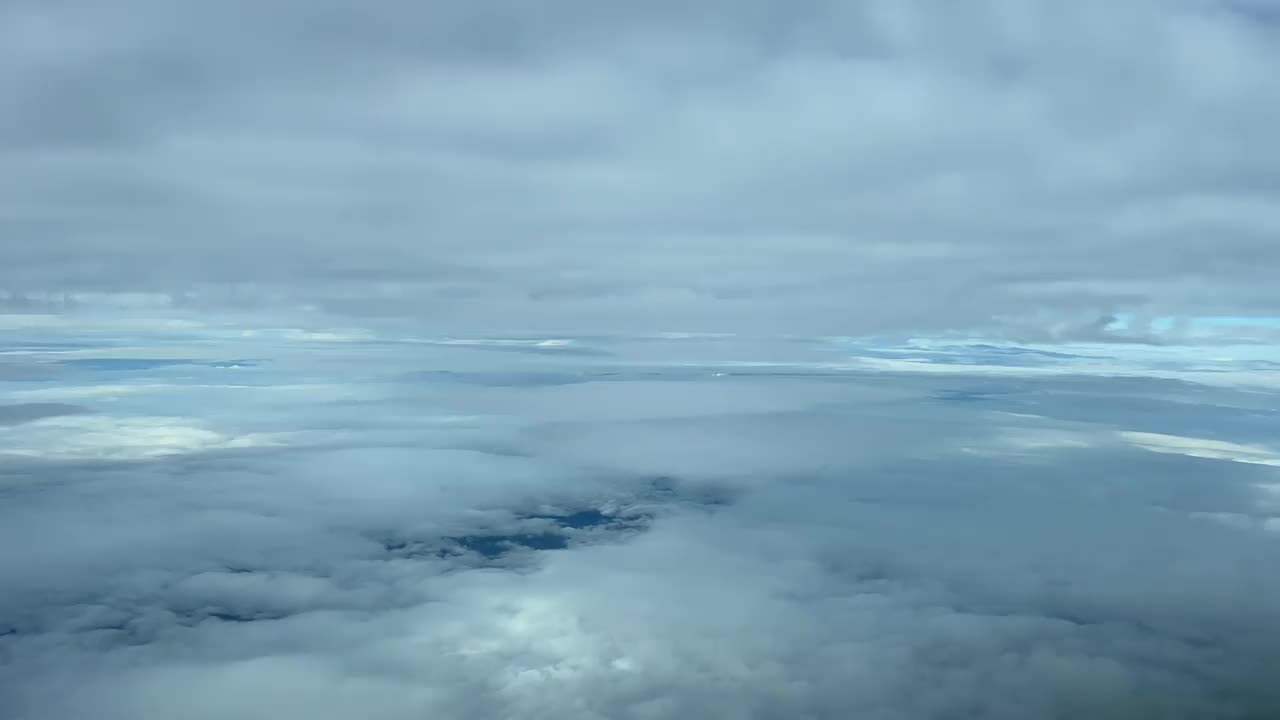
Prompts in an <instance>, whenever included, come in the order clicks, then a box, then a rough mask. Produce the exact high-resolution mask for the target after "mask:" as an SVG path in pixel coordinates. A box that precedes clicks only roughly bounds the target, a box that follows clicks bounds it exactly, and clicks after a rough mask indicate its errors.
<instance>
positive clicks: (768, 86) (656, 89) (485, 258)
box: [0, 0, 1280, 332]
mask: <svg viewBox="0 0 1280 720" xmlns="http://www.w3.org/2000/svg"><path fill="white" fill-rule="evenodd" d="M0 13H3V15H2V16H0V27H3V28H4V29H3V30H0V32H2V33H3V37H2V38H0V48H3V50H0V53H3V55H2V56H0V67H3V68H4V70H3V71H0V72H2V73H3V74H2V75H0V92H3V94H4V95H3V98H0V101H3V102H4V104H5V106H6V107H11V108H14V109H15V110H16V112H13V113H9V114H7V115H6V119H5V120H4V121H3V123H0V153H3V157H2V158H0V160H2V162H0V167H4V168H5V169H4V171H3V173H4V174H3V175H2V176H0V182H2V183H3V191H4V193H5V195H6V196H7V197H9V198H10V199H11V202H10V204H9V207H10V209H9V210H8V211H6V213H5V214H4V216H3V217H0V232H2V233H3V235H4V236H5V237H6V238H9V240H8V241H7V242H5V243H4V245H3V248H0V268H3V269H2V270H0V290H5V291H7V292H9V293H13V295H12V296H11V297H12V298H13V302H15V303H19V304H20V303H21V302H28V303H29V302H46V301H50V300H52V301H53V302H55V303H56V302H60V298H62V297H64V296H63V295H61V293H76V292H80V293H86V292H104V291H105V292H116V293H118V292H136V291H146V292H156V293H160V294H161V295H162V296H164V297H169V298H172V299H173V300H172V301H173V302H178V303H197V304H201V305H205V304H209V303H214V304H219V305H234V304H241V305H243V304H249V305H259V306H260V305H264V304H265V305H274V306H280V305H287V306H296V305H298V304H300V303H312V304H319V305H320V306H323V307H325V308H328V309H330V310H337V311H343V312H355V313H361V314H373V315H380V316H381V315H395V316H405V315H412V316H414V317H418V318H421V317H422V312H423V309H424V308H429V316H430V317H429V319H430V321H431V322H433V323H435V324H436V326H438V327H447V328H450V329H451V330H452V331H456V332H477V331H478V330H477V328H480V327H483V328H486V329H498V330H503V331H507V332H527V331H530V330H531V329H535V328H537V329H547V330H550V331H552V332H563V331H566V330H569V329H577V330H585V331H603V330H616V329H620V328H623V329H627V328H629V329H633V330H635V329H642V330H646V331H648V330H671V329H696V330H705V329H726V328H728V329H737V330H752V329H757V330H771V331H783V332H810V331H821V332H875V331H881V330H884V329H901V328H904V327H906V328H914V329H920V330H929V329H935V330H936V329H953V328H957V327H991V326H993V325H998V324H1000V323H1003V322H1013V321H1022V322H1032V323H1034V324H1037V325H1039V326H1044V325H1046V324H1047V325H1057V324H1061V323H1066V324H1067V325H1071V324H1078V325H1079V326H1081V327H1088V326H1089V324H1091V323H1094V322H1095V321H1097V320H1098V318H1100V317H1104V316H1106V315H1107V314H1109V313H1111V312H1114V311H1118V310H1142V311H1145V312H1150V313H1156V314H1166V315H1187V314H1190V315H1194V314H1219V315H1231V314H1252V315H1267V314H1272V315H1274V314H1276V313H1277V312H1278V308H1280V296H1277V294H1276V290H1275V287H1276V286H1275V283H1274V282H1272V280H1271V277H1270V274H1271V273H1270V268H1272V267H1273V266H1275V265H1276V263H1277V262H1278V261H1280V257H1277V254H1276V253H1277V251H1276V245H1275V243H1274V242H1273V241H1272V239H1271V238H1272V237H1273V235H1274V233H1275V232H1276V230H1277V229H1278V228H1280V216H1278V215H1277V213H1276V211H1275V209H1274V203H1271V202H1270V196H1271V195H1272V194H1274V191H1275V189H1276V187H1275V178H1276V177H1277V172H1280V168H1278V167H1277V164H1276V161H1275V158H1276V157H1277V154H1276V153H1275V152H1271V151H1270V150H1271V149H1273V148H1274V144H1275V140H1274V132H1273V128H1274V127H1275V126H1277V124H1280V100H1277V99H1276V94H1275V93H1273V92H1270V86H1271V82H1272V78H1274V77H1275V76H1276V75H1277V74H1280V49H1278V48H1280V45H1278V44H1277V37H1278V36H1277V32H1280V30H1278V28H1280V24H1277V23H1276V22H1275V15H1276V13H1275V8H1274V7H1272V4H1271V3H1270V2H1268V1H1265V0H1249V1H1247V2H1245V1H1233V2H1227V1H1226V0H1135V1H1134V2H1128V3H1123V4H1118V3H1114V2H1101V1H1094V0H1089V1H1085V2H1075V3H1070V4H1068V5H1066V6H1064V5H1063V4H1062V3H1059V2H1051V1H1049V0H1043V1H1041V0H1034V1H1030V2H1003V1H999V0H980V1H978V2H971V3H965V4H964V5H963V6H956V7H954V8H939V7H937V5H936V4H935V3H926V2H915V1H907V2H903V1H902V0H865V1H863V2H857V3H832V2H820V3H810V4H807V5H805V6H804V7H803V8H801V7H796V6H795V4H794V3H785V2H780V1H779V0H750V1H749V2H735V3H726V2H718V1H716V0H705V1H700V2H692V3H688V2H684V3H671V2H657V3H647V4H644V5H643V6H638V7H630V8H625V7H619V6H615V5H609V6H602V5H600V4H598V3H589V2H582V1H579V0H557V1H556V2H549V3H540V4H538V5H537V6H532V5H528V4H524V3H515V2H505V1H501V0H483V1H482V2H475V3H468V4H466V6H465V7H463V6H458V5H456V4H453V3H440V2H428V3H420V2H419V3H407V2H391V3H381V4H379V5H378V7H377V8H363V9H354V8H349V7H346V6H343V5H341V4H335V3H331V2H320V3H316V2H291V1H290V0H272V1H270V2H265V3H263V2H255V3H246V2H241V1H238V0H235V1H232V2H226V3H219V4H218V5H217V7H216V8H215V7H210V6H207V5H202V4H193V3H158V2H150V1H148V0H129V2H127V3H125V4H124V5H120V4H115V5H112V6H111V7H110V8H106V7H102V6H98V5H95V4H92V3H86V2H64V3H47V2H40V3H34V2H9V3H6V4H5V6H4V8H3V9H0ZM72 297H74V296H72ZM674 318H679V325H680V327H678V328H672V327H671V324H672V322H673V319H674Z"/></svg>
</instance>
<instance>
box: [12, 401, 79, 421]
mask: <svg viewBox="0 0 1280 720" xmlns="http://www.w3.org/2000/svg"><path fill="white" fill-rule="evenodd" d="M83 412H87V409H86V408H84V407H82V406H79V405H70V404H67V403H20V404H18V405H0V426H4V425H21V424H22V423H29V422H35V421H36V420H40V419H41V418H47V417H60V416H63V415H78V414H80V413H83Z"/></svg>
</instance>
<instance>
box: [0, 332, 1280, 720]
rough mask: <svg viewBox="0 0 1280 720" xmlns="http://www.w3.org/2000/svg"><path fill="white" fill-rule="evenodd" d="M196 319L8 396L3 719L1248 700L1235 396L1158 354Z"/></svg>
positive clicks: (1267, 707) (1243, 487) (1270, 614)
mask: <svg viewBox="0 0 1280 720" xmlns="http://www.w3.org/2000/svg"><path fill="white" fill-rule="evenodd" d="M61 332H62V333H67V332H68V331H67V330H63V331H61ZM166 332H167V333H168V335H166V334H165V333H166ZM71 334H72V335H79V333H71ZM57 337H58V334H57V333H49V337H46V338H45V340H44V342H45V345H47V346H49V347H53V346H54V345H55V344H56V338H57ZM211 337H214V335H207V336H204V337H201V336H199V335H198V334H197V335H195V336H194V339H193V337H192V336H189V335H187V334H185V331H174V330H168V331H164V332H161V331H154V332H153V335H152V337H151V339H150V340H147V341H139V340H135V342H133V343H130V344H129V347H130V353H131V354H132V355H137V356H139V357H162V356H175V357H193V356H194V357H200V358H201V361H200V362H195V363H192V364H188V365H184V366H183V369H182V373H181V374H171V373H170V372H169V371H168V370H166V369H165V368H160V367H156V366H154V365H151V364H140V365H134V364H129V363H126V365H127V367H121V366H120V365H119V364H115V365H109V366H108V367H106V368H104V369H97V370H94V368H95V367H96V366H95V365H94V364H93V363H92V362H89V363H85V364H84V365H85V369H84V370H83V372H84V373H93V372H98V373H100V375H98V376H96V379H95V376H92V375H88V376H86V375H80V376H77V378H76V380H75V381H74V382H68V381H63V382H59V383H56V384H55V383H44V384H40V383H30V382H27V383H23V384H22V385H21V388H22V389H20V390H19V392H23V393H26V394H27V396H28V397H39V396H40V394H41V393H43V394H46V395H49V394H53V395H57V396H61V397H66V398H73V397H74V398H79V400H78V402H83V403H84V405H85V406H86V407H88V408H90V409H93V410H95V411H97V412H96V414H95V415H92V416H85V417H65V418H51V419H49V420H48V421H43V422H33V423H25V424H23V425H16V426H12V427H9V428H3V429H4V430H5V432H4V433H0V460H2V461H3V462H4V465H5V472H4V473H3V474H0V574H3V576H4V577H5V578H6V592H5V593H4V594H3V595H2V596H0V707H5V708H6V711H7V712H9V714H10V716H11V717H15V718H20V719H21V720H27V719H28V718H31V719H33V720H34V719H36V718H39V719H40V720H59V719H60V718H78V717H84V716H86V715H92V716H94V717H102V718H107V719H115V718H120V719H124V718H129V719H130V720H148V719H149V718H169V717H173V716H174V715H176V714H180V715H182V716H184V717H193V718H210V719H212V718H227V717H245V718H259V717H261V718H266V717H281V716H282V715H283V716H285V717H307V718H317V719H323V718H330V717H332V718H340V717H350V716H353V715H358V716H361V717H374V718H384V719H385V720H400V719H401V718H410V717H422V716H424V715H428V716H429V715H447V716H449V717H457V718H487V717H503V716H521V717H530V718H598V717H609V718H615V717H616V718H670V717H688V716H691V715H696V716H700V717H711V718H740V717H760V718H775V717H776V718H795V717H810V718H828V717H844V716H847V714H848V713H849V712H850V711H851V709H856V710H857V711H858V712H860V713H862V714H863V715H865V716H867V717H872V718H884V719H885V720H896V719H898V718H949V717H955V716H956V715H958V714H969V715H974V716H980V717H991V718H1050V717H1089V718H1093V717H1115V718H1127V717H1168V718H1179V719H1181V718H1242V719H1243V718H1252V717H1266V716H1268V715H1269V714H1272V713H1274V712H1275V710H1276V708H1277V707H1280V696H1277V694H1276V692H1275V689H1274V684H1273V675H1274V673H1273V672H1272V669H1273V668H1274V667H1275V665H1276V663H1277V662H1278V661H1280V660H1278V659H1280V615H1278V612H1277V608H1276V607H1275V604H1274V602H1272V598H1274V597H1275V596H1276V594H1277V593H1280V587H1278V586H1277V583H1280V580H1277V579H1276V577H1275V574H1274V573H1271V572H1269V571H1268V570H1269V569H1270V568H1271V567H1273V566H1274V564H1275V560H1276V553H1277V545H1276V543H1275V536H1274V533H1275V531H1276V526H1275V515H1276V512H1277V507H1276V505H1275V502H1274V493H1273V492H1272V490H1271V489H1272V488H1274V487H1275V484H1276V481H1275V468H1276V467H1277V466H1280V450H1276V449H1273V448H1272V446H1271V445H1270V444H1269V443H1270V442H1271V440H1272V433H1271V428H1272V425H1273V424H1274V402H1273V399H1274V390H1273V389H1272V390H1264V389H1262V388H1260V387H1258V386H1255V385H1249V384H1246V386H1244V387H1236V386H1235V384H1234V382H1226V383H1223V384H1221V385H1218V386H1211V385H1208V384H1198V383H1192V382H1188V381H1185V380H1180V381H1175V380H1172V379H1161V378H1158V377H1145V376H1142V375H1143V373H1142V372H1140V371H1141V369H1142V368H1147V370H1146V371H1145V372H1146V374H1148V375H1155V374H1156V372H1157V370H1160V369H1163V370H1165V371H1168V372H1174V370H1171V369H1170V368H1168V367H1167V363H1168V361H1167V360H1166V359H1165V357H1166V356H1165V355H1163V354H1161V353H1163V352H1164V351H1165V350H1166V349H1165V348H1142V347H1134V346H1122V345H1109V346H1099V345H1094V346H1092V348H1093V350H1094V351H1095V353H1100V352H1102V351H1103V350H1106V351H1107V352H1115V353H1117V354H1116V355H1114V356H1100V355H1094V356H1086V355H1078V354H1075V353H1074V352H1069V351H1067V350H1070V349H1071V348H1063V349H1062V350H1064V351H1062V352H1058V351H1053V352H1049V351H1044V350H1037V349H1035V348H1016V347H996V346H990V345H954V344H945V343H941V342H938V343H934V344H932V345H929V346H927V347H926V346H923V345H918V346H916V347H909V346H884V345H863V344H857V343H855V344H849V343H847V342H846V343H837V342H835V341H823V342H819V341H813V340H810V341H803V342H802V341H798V340H797V341H792V342H790V343H778V342H774V343H771V344H768V345H765V346H761V345H759V344H758V343H757V341H737V340H735V339H733V338H714V337H692V338H666V339H658V338H651V339H641V340H634V341H627V340H624V339H620V338H611V339H608V340H593V339H590V338H572V339H562V340H561V342H568V343H570V346H572V345H573V344H574V343H576V344H577V345H579V346H581V347H583V348H599V349H604V348H607V349H608V350H609V352H598V353H590V352H583V353H567V354H561V355H555V354H549V353H533V352H492V351H491V350H490V348H491V347H494V346H497V347H504V346H506V347H519V346H520V345H519V342H520V341H517V340H515V339H510V338H508V339H493V338H491V339H488V340H487V341H482V340H480V339H475V340H471V341H469V342H470V344H465V343H458V342H454V343H451V344H439V343H434V342H433V343H424V342H417V341H412V342H404V341H398V342H397V341H391V340H389V339H385V338H382V339H377V338H360V337H354V336H346V337H345V339H342V336H338V337H330V338H329V339H327V340H320V339H319V336H317V335H305V334H302V335H301V336H300V337H295V339H292V340H284V339H282V338H285V337H291V336H290V335H289V334H287V333H281V334H279V335H269V334H266V333H265V332H263V333H261V334H248V335H245V334H240V333H236V334H234V335H226V336H222V337H221V338H220V340H219V342H218V343H216V345H215V344H214V343H211V342H210V341H209V338H211ZM524 342H529V340H525V341H524ZM324 343H327V345H325V346H324V347H325V349H324V351H323V352H322V351H320V350H318V348H319V347H320V346H321V345H322V344H324ZM504 343H505V345H504ZM215 346H216V347H217V348H218V351H219V353H220V354H222V355H223V356H225V357H258V358H263V360H262V361H260V362H258V363H256V364H251V365H243V366H240V367H237V368H230V367H225V365H226V364H225V363H218V362H208V360H211V358H209V357H208V356H199V355H198V354H197V353H196V352H195V350H196V349H198V348H204V349H205V350H206V351H207V350H208V349H209V348H211V347H215ZM109 350H110V349H109V348H105V349H102V348H100V349H98V350H81V351H79V352H80V353H81V355H82V356H83V355H93V354H95V353H96V354H100V355H104V356H110V355H111V354H112V353H111V352H108V351H109ZM30 352H32V353H39V352H44V350H39V349H37V350H32V351H30ZM1179 352H1181V353H1183V355H1182V357H1191V356H1192V355H1191V351H1189V350H1187V349H1185V348H1184V349H1182V350H1180V351H1179ZM1144 353H1147V354H1144ZM115 354H118V351H117V352H116V353H115ZM655 357H661V358H668V361H667V363H666V364H664V363H662V362H660V361H658V360H656V359H654V358H655ZM850 357H854V358H864V359H867V360H875V359H877V358H879V359H886V360H888V359H892V358H895V357H899V358H900V357H916V360H915V361H914V364H913V363H912V362H907V363H905V364H903V363H899V364H896V365H890V366H885V368H886V369H875V368H876V367H878V366H866V367H864V366H860V365H857V364H855V363H852V362H849V361H848V359H849V358H850ZM842 358H843V359H845V360H846V361H845V362H838V361H839V360H841V359H842ZM957 362H964V363H968V366H965V365H957V364H949V363H957ZM1079 363H1096V365H1087V364H1086V365H1081V364H1079ZM424 367H435V368H449V369H450V370H451V372H450V373H440V372H418V371H416V370H421V369H422V368H424ZM945 367H951V368H955V370H953V371H950V372H948V373H946V374H938V373H937V372H934V369H935V368H945ZM1090 367H1100V368H1103V369H1104V371H1105V372H1107V373H1117V372H1118V371H1119V370H1120V369H1122V368H1128V369H1129V371H1130V372H1131V373H1133V374H1134V376H1131V377H1103V376H1099V375H1097V374H1093V373H1091V372H1089V371H1088V370H1086V368H1090ZM1187 367H1191V368H1192V369H1191V370H1188V371H1187V372H1188V373H1192V375H1191V376H1193V377H1197V378H1201V377H1202V378H1203V379H1213V378H1215V377H1219V375H1218V374H1216V373H1215V371H1213V370H1212V369H1204V370H1202V371H1201V370H1196V369H1195V366H1194V364H1190V365H1187ZM1028 369H1029V370H1034V371H1035V372H1036V373H1037V374H1034V375H1027V374H1025V373H1024V372H1023V371H1026V370H1028ZM1195 372H1202V373H1203V375H1195V374H1194V373H1195ZM549 373H550V374H551V375H552V376H553V378H552V379H553V380H555V379H556V378H561V379H562V378H570V377H571V378H574V379H573V380H572V381H568V382H561V381H552V382H549V381H547V380H548V378H547V375H548V374H549ZM495 377H499V378H501V379H503V382H473V380H484V379H493V378H495ZM1265 377H1266V375H1265V373H1258V374H1254V375H1248V376H1246V378H1247V379H1248V380H1249V381H1250V382H1257V381H1261V380H1263V379H1265ZM102 382H109V383H112V384H100V383H102ZM32 393H34V394H35V395H34V396H33V395H32ZM180 409H181V410H180ZM177 412H181V413H182V414H181V415H176V414H175V413H177ZM68 688H73V690H68Z"/></svg>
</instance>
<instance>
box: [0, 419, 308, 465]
mask: <svg viewBox="0 0 1280 720" xmlns="http://www.w3.org/2000/svg"><path fill="white" fill-rule="evenodd" d="M282 443H283V440H282V436H280V435H272V434H262V433H248V434H226V433H220V432H217V431H215V430H210V429H208V428H205V427H202V426H201V425H199V424H197V423H193V422H192V421H190V420H186V419H183V418H176V417H128V416H125V417H113V416H106V415H94V416H74V417H57V418H46V419H42V420H37V421H35V422H31V423H26V424H24V425H18V426H14V427H10V428H0V455H9V456H19V457H31V458H48V459H67V460H139V459H145V458H154V457H163V456H167V455H181V454H187V453H194V452H202V451H208V450H220V449H239V448H252V447H269V446H274V445H280V444H282Z"/></svg>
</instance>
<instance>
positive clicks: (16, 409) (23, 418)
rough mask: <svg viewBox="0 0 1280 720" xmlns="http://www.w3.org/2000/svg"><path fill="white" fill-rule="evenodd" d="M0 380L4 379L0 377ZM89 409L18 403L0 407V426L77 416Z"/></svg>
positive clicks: (62, 405) (73, 406) (51, 404)
mask: <svg viewBox="0 0 1280 720" xmlns="http://www.w3.org/2000/svg"><path fill="white" fill-rule="evenodd" d="M0 379H7V378H4V377H3V375H0ZM88 411H89V409H88V408H86V407H83V406H81V405H70V404H67V403H20V404H17V405H0V426H2V425H20V424H22V423H28V422H33V421H35V420H39V419H41V418H47V417H60V416H63V415H78V414H80V413H84V412H88Z"/></svg>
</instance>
